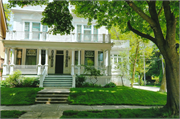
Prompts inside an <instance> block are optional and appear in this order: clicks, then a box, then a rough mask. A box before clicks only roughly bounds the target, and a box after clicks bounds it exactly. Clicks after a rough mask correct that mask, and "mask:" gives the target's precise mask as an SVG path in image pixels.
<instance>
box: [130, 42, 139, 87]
mask: <svg viewBox="0 0 180 119" xmlns="http://www.w3.org/2000/svg"><path fill="white" fill-rule="evenodd" d="M138 51H139V42H138V44H137V47H136V54H135V59H134V63H133V74H132V79H131V87H133V83H134V76H135V72H136V61H137V55H138Z"/></svg>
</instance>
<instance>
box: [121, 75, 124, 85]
mask: <svg viewBox="0 0 180 119" xmlns="http://www.w3.org/2000/svg"><path fill="white" fill-rule="evenodd" d="M121 81H122V86H124V83H123V77H122V76H121Z"/></svg>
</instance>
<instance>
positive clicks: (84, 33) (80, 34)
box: [77, 25, 98, 42]
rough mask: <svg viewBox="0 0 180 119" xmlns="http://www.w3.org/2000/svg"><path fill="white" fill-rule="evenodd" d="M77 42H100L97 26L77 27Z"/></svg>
mask: <svg viewBox="0 0 180 119" xmlns="http://www.w3.org/2000/svg"><path fill="white" fill-rule="evenodd" d="M77 41H88V42H89V41H98V29H96V28H95V25H77Z"/></svg>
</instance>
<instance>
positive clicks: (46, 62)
mask: <svg viewBox="0 0 180 119" xmlns="http://www.w3.org/2000/svg"><path fill="white" fill-rule="evenodd" d="M45 69H46V75H48V49H46V61H45Z"/></svg>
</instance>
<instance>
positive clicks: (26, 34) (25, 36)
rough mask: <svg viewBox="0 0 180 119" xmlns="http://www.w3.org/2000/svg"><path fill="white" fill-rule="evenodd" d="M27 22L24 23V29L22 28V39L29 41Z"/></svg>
mask: <svg viewBox="0 0 180 119" xmlns="http://www.w3.org/2000/svg"><path fill="white" fill-rule="evenodd" d="M29 25H30V24H29V22H25V28H24V32H25V34H24V39H29V31H30V30H29V28H30V27H29Z"/></svg>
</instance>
